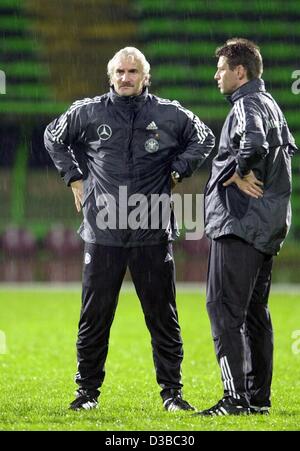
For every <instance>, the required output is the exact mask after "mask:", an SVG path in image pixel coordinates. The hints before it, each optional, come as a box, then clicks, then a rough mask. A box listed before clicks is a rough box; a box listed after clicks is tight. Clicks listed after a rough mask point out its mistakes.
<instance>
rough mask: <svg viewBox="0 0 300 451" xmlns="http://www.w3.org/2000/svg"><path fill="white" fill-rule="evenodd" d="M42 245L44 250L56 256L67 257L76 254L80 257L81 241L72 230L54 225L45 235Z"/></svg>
mask: <svg viewBox="0 0 300 451" xmlns="http://www.w3.org/2000/svg"><path fill="white" fill-rule="evenodd" d="M44 246H45V250H46V251H49V252H51V253H52V255H55V256H56V257H60V258H69V257H70V256H75V255H76V256H78V258H80V255H81V254H80V253H81V250H82V246H83V242H82V240H81V239H80V238H79V237H78V235H77V234H76V232H75V231H74V230H72V229H67V228H65V227H63V226H54V227H52V228H51V230H50V231H49V232H48V234H47V235H46V237H45V240H44Z"/></svg>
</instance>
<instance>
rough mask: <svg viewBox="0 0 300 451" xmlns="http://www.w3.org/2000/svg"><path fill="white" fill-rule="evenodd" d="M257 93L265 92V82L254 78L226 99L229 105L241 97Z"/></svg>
mask: <svg viewBox="0 0 300 451" xmlns="http://www.w3.org/2000/svg"><path fill="white" fill-rule="evenodd" d="M259 91H260V92H266V88H265V82H264V81H263V80H262V79H261V78H255V79H254V80H250V81H248V82H247V83H245V84H244V85H242V86H240V87H239V88H238V89H237V90H236V91H234V92H233V93H232V94H231V95H230V96H228V97H227V99H228V101H229V102H230V103H231V104H234V102H236V101H237V100H238V99H240V98H241V97H244V96H245V95H247V94H252V93H254V92H259Z"/></svg>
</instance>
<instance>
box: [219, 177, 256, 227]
mask: <svg viewBox="0 0 300 451" xmlns="http://www.w3.org/2000/svg"><path fill="white" fill-rule="evenodd" d="M223 183H224V181H223V182H219V183H218V192H219V196H220V198H221V201H222V204H223V206H224V207H225V208H226V210H227V211H228V213H229V214H230V215H231V216H234V217H235V218H237V219H242V218H243V217H244V216H245V214H246V213H247V211H248V208H249V203H250V198H249V196H247V194H245V193H243V192H242V191H241V190H240V189H239V188H238V187H237V186H236V185H235V184H232V185H229V186H227V187H224V186H223Z"/></svg>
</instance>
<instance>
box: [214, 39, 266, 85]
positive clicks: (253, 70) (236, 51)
mask: <svg viewBox="0 0 300 451" xmlns="http://www.w3.org/2000/svg"><path fill="white" fill-rule="evenodd" d="M215 55H216V57H217V58H219V57H220V56H225V57H226V58H227V62H228V66H229V68H230V69H231V70H233V69H234V68H235V67H236V66H239V65H242V66H244V68H245V69H246V70H247V76H248V79H249V80H253V78H259V77H260V76H261V74H262V72H263V62H262V57H261V54H260V49H259V47H258V46H257V45H256V44H254V42H252V41H249V40H248V39H243V38H231V39H228V41H226V43H225V44H224V45H222V47H218V48H217V50H216V53H215Z"/></svg>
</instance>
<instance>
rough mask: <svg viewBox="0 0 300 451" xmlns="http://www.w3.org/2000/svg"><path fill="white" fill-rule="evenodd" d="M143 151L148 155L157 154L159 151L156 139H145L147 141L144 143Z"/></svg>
mask: <svg viewBox="0 0 300 451" xmlns="http://www.w3.org/2000/svg"><path fill="white" fill-rule="evenodd" d="M145 149H146V150H147V152H149V153H154V152H157V151H158V149H159V143H158V141H156V139H154V138H150V139H147V141H146V142H145Z"/></svg>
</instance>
